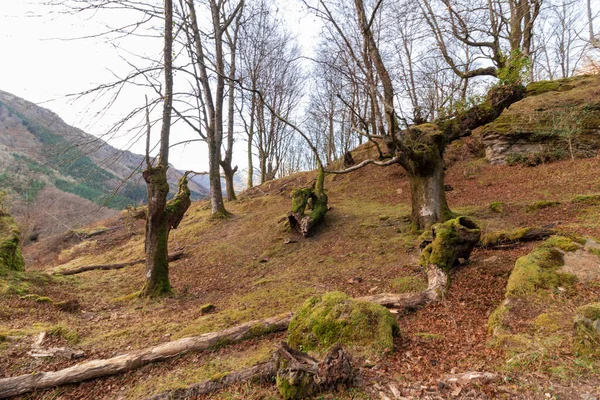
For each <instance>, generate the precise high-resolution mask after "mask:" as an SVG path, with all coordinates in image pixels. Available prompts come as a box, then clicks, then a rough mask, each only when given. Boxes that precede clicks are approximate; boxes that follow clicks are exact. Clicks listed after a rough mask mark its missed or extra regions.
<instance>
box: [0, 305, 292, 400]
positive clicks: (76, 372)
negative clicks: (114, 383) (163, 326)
mask: <svg viewBox="0 0 600 400" xmlns="http://www.w3.org/2000/svg"><path fill="white" fill-rule="evenodd" d="M291 319H292V316H291V314H289V313H286V314H280V315H277V316H275V317H271V318H265V319H261V320H256V321H250V322H246V323H244V324H241V325H237V326H234V327H232V328H229V329H225V330H222V331H218V332H210V333H205V334H203V335H200V336H192V337H187V338H182V339H179V340H175V341H173V342H167V343H163V344H160V345H157V346H153V347H148V348H145V349H142V350H138V351H134V352H131V353H126V354H122V355H120V356H116V357H113V358H109V359H104V360H90V361H86V362H83V363H79V364H76V365H73V366H72V367H68V368H65V369H61V370H58V371H52V372H37V373H33V374H26V375H20V376H15V377H11V378H3V379H0V398H4V397H9V396H17V395H20V394H23V393H27V392H31V391H33V390H37V389H47V388H51V387H55V386H60V385H66V384H69V383H77V382H82V381H86V380H89V379H94V378H100V377H104V376H110V375H116V374H120V373H123V372H126V371H131V370H134V369H137V368H140V367H142V366H144V365H146V364H149V363H152V362H157V361H163V360H166V359H168V358H172V357H175V356H179V355H182V354H186V353H189V352H191V351H203V350H207V349H210V348H214V347H218V346H221V345H224V344H229V343H235V342H240V341H243V340H246V339H250V338H252V337H256V336H260V335H262V334H266V333H271V332H279V331H284V330H286V329H287V327H288V324H289V323H290V321H291Z"/></svg>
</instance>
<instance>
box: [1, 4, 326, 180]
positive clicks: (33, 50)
mask: <svg viewBox="0 0 600 400" xmlns="http://www.w3.org/2000/svg"><path fill="white" fill-rule="evenodd" d="M46 2H47V0H13V1H6V0H4V1H3V2H2V3H3V4H2V7H1V8H0V90H4V91H6V92H9V93H12V94H14V95H16V96H19V97H22V98H24V99H26V100H28V101H31V102H34V103H36V104H38V105H40V106H42V107H45V108H49V109H51V110H52V111H54V112H55V113H57V114H58V115H59V116H60V117H61V118H62V119H63V120H65V122H67V123H68V124H70V125H73V126H76V127H78V128H81V129H83V130H85V131H86V132H88V133H92V134H94V135H101V134H103V133H104V132H105V131H106V129H107V127H108V126H109V125H110V124H111V123H112V122H113V121H115V120H116V119H117V118H118V117H119V116H122V115H123V114H124V113H126V112H128V111H129V109H130V105H131V103H133V102H135V101H137V99H138V98H142V99H143V95H141V94H140V93H129V94H128V95H127V96H124V97H123V99H122V101H121V102H120V103H118V104H117V105H116V106H115V107H113V108H112V109H111V110H110V111H109V112H108V113H107V114H105V115H103V116H102V118H100V119H98V118H94V116H95V110H94V108H93V106H92V108H91V109H90V101H89V100H78V101H73V100H72V98H68V97H67V95H69V94H73V93H79V92H82V91H85V90H88V89H90V88H92V87H95V86H96V85H98V84H101V83H105V82H109V81H111V79H114V75H113V73H116V74H119V75H123V74H125V73H126V72H127V71H128V67H127V66H126V65H125V64H124V62H123V61H122V60H121V59H120V58H119V55H121V56H127V54H126V53H125V52H124V51H123V50H121V51H117V50H116V49H115V44H118V45H119V46H120V47H126V48H131V47H134V48H136V52H139V51H140V48H143V47H144V46H145V44H143V43H142V42H138V43H134V42H129V43H127V42H126V40H122V41H120V42H119V43H111V42H107V41H106V40H105V39H85V40H66V39H70V38H80V37H84V36H87V35H91V34H94V33H97V32H100V31H103V30H104V29H105V26H104V21H103V19H107V20H110V21H111V23H115V19H117V20H118V19H119V18H120V19H122V20H123V21H126V20H127V18H128V17H129V16H128V15H126V14H124V13H122V12H120V13H119V14H118V15H115V14H114V13H111V14H110V16H108V15H101V14H96V15H95V16H94V18H87V17H86V18H84V17H83V16H73V15H65V14H64V13H59V10H58V9H56V8H52V7H48V6H45V5H44V3H46ZM299 3H300V2H299V0H298V1H296V0H289V1H288V2H287V3H285V4H284V6H283V7H282V8H281V10H282V12H283V13H284V15H285V17H286V19H287V20H288V26H289V27H290V28H291V29H293V30H294V31H295V32H296V33H297V34H298V35H299V37H300V38H301V43H302V44H303V47H304V49H305V52H308V53H310V46H311V43H312V42H313V41H314V38H315V34H316V32H315V31H316V30H317V29H318V22H317V21H316V20H315V17H314V16H312V15H307V13H306V12H303V11H302V10H301V6H300V4H299ZM147 50H148V53H152V52H154V51H156V50H155V49H147ZM148 55H155V54H148ZM90 100H91V99H90ZM97 103H98V102H97ZM156 130H157V131H158V128H157V129H156ZM176 133H177V134H178V137H174V138H173V139H172V141H179V140H181V139H182V138H188V137H189V138H191V137H194V136H192V135H191V133H184V132H176ZM156 134H157V135H158V132H156ZM127 142H128V140H127V138H124V137H121V138H114V139H111V140H109V143H110V144H112V145H113V146H115V147H120V148H122V147H124V146H126V143H127ZM143 147H144V146H143V144H142V143H139V144H138V145H134V147H133V148H132V149H131V150H132V151H135V152H137V153H142V152H143V151H144V150H143ZM205 147H206V145H205V144H203V143H202V144H201V143H197V144H191V145H189V146H187V147H186V148H185V149H183V148H181V149H179V150H174V151H173V153H172V156H171V162H172V163H173V164H174V165H175V166H176V167H177V168H179V169H194V170H201V169H202V170H205V169H207V161H206V160H207V157H206V150H205ZM245 147H246V144H245V143H243V142H241V141H238V150H237V154H238V155H237V157H236V158H237V159H238V164H239V165H240V168H241V169H242V168H245V167H246V163H245V155H243V149H245Z"/></svg>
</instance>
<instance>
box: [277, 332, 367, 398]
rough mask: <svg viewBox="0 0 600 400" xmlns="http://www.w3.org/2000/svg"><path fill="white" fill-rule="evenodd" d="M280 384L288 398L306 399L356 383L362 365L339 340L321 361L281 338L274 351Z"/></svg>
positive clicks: (281, 390)
mask: <svg viewBox="0 0 600 400" xmlns="http://www.w3.org/2000/svg"><path fill="white" fill-rule="evenodd" d="M274 358H275V360H276V363H277V366H278V368H277V387H278V388H279V392H280V393H281V395H282V396H283V398H284V399H303V398H308V397H311V396H314V395H315V394H317V393H319V392H324V391H329V390H333V389H337V388H338V387H339V386H349V385H352V383H353V382H354V380H355V379H356V376H357V373H358V369H357V368H356V367H355V365H354V363H353V360H352V356H351V355H350V354H349V353H347V352H346V351H345V350H344V349H343V348H342V346H341V345H340V344H339V343H338V344H336V345H334V346H333V347H332V348H331V350H329V352H328V353H327V355H326V356H325V358H324V359H323V360H322V361H321V362H318V361H317V360H316V359H314V358H312V357H311V356H309V355H308V354H306V353H303V352H301V351H298V350H295V349H292V348H291V347H289V346H288V344H287V343H286V342H281V344H280V345H279V346H278V347H277V351H276V352H275V354H274Z"/></svg>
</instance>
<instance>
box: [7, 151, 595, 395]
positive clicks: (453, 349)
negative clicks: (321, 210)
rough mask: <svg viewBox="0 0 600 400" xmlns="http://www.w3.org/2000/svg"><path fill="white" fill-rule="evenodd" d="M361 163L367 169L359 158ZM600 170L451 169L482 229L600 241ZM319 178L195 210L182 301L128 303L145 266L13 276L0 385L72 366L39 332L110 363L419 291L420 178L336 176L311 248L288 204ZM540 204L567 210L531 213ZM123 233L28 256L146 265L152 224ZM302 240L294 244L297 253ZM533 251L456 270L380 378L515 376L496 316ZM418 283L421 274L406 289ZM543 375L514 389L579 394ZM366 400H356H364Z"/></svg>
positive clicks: (126, 381) (186, 376)
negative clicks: (343, 300) (319, 297)
mask: <svg viewBox="0 0 600 400" xmlns="http://www.w3.org/2000/svg"><path fill="white" fill-rule="evenodd" d="M363 157H364V154H363ZM356 158H357V159H358V160H360V159H361V155H357V157H356ZM599 163H600V160H598V159H588V160H580V161H575V162H570V161H569V162H559V163H554V164H549V165H542V166H539V167H536V168H527V167H491V166H488V165H485V164H482V163H479V164H477V167H476V168H475V170H474V169H473V165H474V164H473V163H472V162H458V163H456V164H454V165H453V166H452V167H451V168H450V169H449V171H448V177H447V183H449V184H451V185H452V186H453V187H454V190H453V191H451V192H448V200H449V204H450V206H451V208H452V209H453V210H454V211H457V212H459V213H461V214H467V215H470V216H472V217H474V218H476V219H477V220H479V221H480V223H481V224H482V226H483V227H484V230H495V229H500V228H502V229H507V228H512V227H517V226H532V225H543V224H547V223H559V225H558V228H560V229H564V230H566V231H569V232H577V233H580V234H586V235H591V236H594V237H600V212H599V211H600V208H599V207H598V205H596V204H593V203H589V202H574V203H572V202H571V200H572V199H573V198H575V196H577V195H583V194H590V193H597V192H600V176H599V175H598V174H597V171H598V167H599V165H598V164H599ZM465 175H467V176H468V177H469V179H466V178H465ZM312 178H313V175H312V174H310V173H305V174H298V175H295V176H292V177H288V178H285V179H283V180H280V181H276V182H271V183H267V184H265V185H262V186H261V187H260V188H257V189H253V190H251V191H249V192H248V193H247V194H246V195H245V196H241V200H240V201H238V202H236V203H231V204H228V209H229V210H230V211H231V212H232V213H233V217H232V218H230V219H227V220H217V221H215V220H211V219H210V218H209V207H208V204H207V203H206V202H197V203H194V204H193V205H192V207H191V208H190V210H189V212H188V214H187V215H186V217H185V218H184V220H183V222H182V224H181V226H180V228H179V229H178V230H176V231H174V232H173V233H172V235H171V244H170V246H171V247H170V248H171V250H174V249H176V248H179V247H185V251H186V253H187V254H188V256H187V257H186V258H184V259H182V260H179V261H177V262H173V263H172V264H171V279H172V285H173V287H174V289H175V292H176V294H175V296H173V297H171V298H167V299H164V300H161V301H158V302H144V301H139V300H133V301H132V300H128V297H127V296H128V295H129V294H131V293H133V292H135V291H136V290H138V289H139V288H140V287H141V286H142V277H143V266H142V265H137V266H133V267H128V268H125V269H122V270H117V271H93V272H87V273H85V274H81V275H78V276H75V277H68V278H67V277H65V278H59V279H54V280H53V281H52V282H50V283H48V279H47V278H45V277H44V275H40V274H39V273H29V274H28V275H27V276H26V279H27V280H26V281H24V282H23V281H18V280H15V279H12V280H11V279H8V280H0V298H1V301H0V334H4V335H7V336H9V339H10V340H7V341H4V342H0V365H3V368H2V369H0V376H14V375H19V374H23V373H29V372H34V371H40V370H48V369H56V368H60V367H64V366H67V365H70V364H72V363H74V361H64V360H36V361H34V362H32V360H31V358H30V357H28V356H27V355H26V352H27V351H28V349H29V346H30V343H31V341H32V338H33V336H34V335H35V334H36V332H40V331H42V330H46V331H48V330H51V331H54V332H56V334H55V335H53V336H51V339H50V340H51V342H50V343H51V344H53V345H54V344H56V345H58V344H69V343H70V345H73V346H76V347H78V348H81V349H83V350H84V351H85V352H86V355H87V357H89V358H98V357H109V356H112V355H114V354H117V353H120V352H123V351H127V350H130V349H137V348H141V347H144V346H148V345H152V344H157V343H161V342H164V341H166V340H169V339H174V338H179V337H183V336H187V335H195V334H200V333H204V332H208V331H213V330H217V329H222V328H225V327H228V326H231V325H235V324H237V323H240V322H243V321H247V320H251V319H254V318H258V317H263V316H271V315H274V314H276V313H278V312H282V311H290V310H294V309H295V308H297V307H298V306H299V305H301V304H302V302H303V301H304V300H305V299H306V298H307V297H308V296H310V295H311V294H313V293H320V292H325V291H330V290H341V291H344V292H346V293H348V294H350V295H351V296H359V295H365V294H367V293H378V292H388V291H394V290H396V291H404V290H408V289H410V284H409V285H407V284H406V282H411V284H414V285H415V286H416V287H418V286H420V285H422V281H423V276H422V273H421V271H419V269H418V268H417V263H416V256H417V250H418V243H417V240H416V235H414V234H411V233H410V232H409V231H408V225H407V222H406V220H405V218H404V217H405V216H407V215H408V214H409V212H410V206H409V192H408V190H409V189H408V181H407V179H406V178H405V175H404V173H403V172H402V171H401V169H400V168H399V167H391V168H386V169H380V168H376V167H367V168H365V169H363V170H361V171H358V172H356V173H355V174H352V175H344V176H337V177H328V178H327V183H326V187H327V188H328V194H329V198H330V203H331V206H332V207H333V209H332V210H331V211H330V213H329V214H328V215H327V219H326V223H325V225H324V226H323V227H322V228H321V229H320V231H319V232H318V233H317V234H316V235H315V236H314V237H312V238H309V239H300V238H297V237H295V236H294V235H292V234H290V233H287V232H285V231H284V229H283V221H284V219H285V218H284V217H285V215H286V212H287V211H288V209H289V207H290V198H289V193H290V191H291V190H292V189H293V188H296V187H300V186H302V185H305V184H307V183H308V182H309V181H310V180H311V179H312ZM540 200H552V201H558V202H560V204H558V205H555V206H552V207H546V208H539V209H538V208H535V207H533V210H532V207H529V208H528V206H531V205H532V204H534V203H537V202H538V201H540ZM492 202H502V203H504V205H503V207H502V209H503V212H502V213H497V212H493V211H490V210H489V205H490V203H492ZM528 210H529V211H528ZM113 223H117V222H113ZM121 223H124V227H123V228H121V229H119V230H116V231H113V232H111V233H108V234H106V235H103V236H97V237H94V238H92V239H90V240H87V241H83V242H80V243H76V244H74V245H73V243H72V242H65V243H62V244H61V243H57V242H55V243H54V244H53V245H52V246H51V247H49V248H45V249H44V248H43V244H40V245H36V247H31V248H28V249H26V252H25V255H26V257H27V258H28V259H32V258H35V257H34V255H35V254H37V255H38V256H39V255H40V254H42V253H44V252H47V251H48V250H53V249H57V248H60V247H61V246H62V247H66V248H64V249H63V250H62V251H61V252H60V254H57V255H56V257H55V262H54V263H52V264H49V265H48V264H46V265H43V266H39V265H38V266H36V267H35V268H37V269H43V270H46V271H50V270H52V269H53V268H56V267H57V266H59V268H65V267H75V266H79V265H87V264H92V263H93V264H97V263H104V262H120V261H127V260H131V259H135V258H139V257H140V256H141V255H142V253H143V223H142V222H140V221H137V222H135V221H124V222H123V221H122V222H121ZM105 224H106V223H105ZM290 238H291V239H294V240H296V241H297V242H295V243H289V244H284V240H285V239H290ZM532 246H533V245H527V246H520V247H517V248H516V249H512V250H494V251H492V250H484V249H477V250H476V251H475V252H474V254H473V257H472V262H471V263H469V264H468V265H466V266H464V267H461V268H459V269H456V270H454V271H453V273H452V277H451V278H452V286H451V288H450V293H449V295H448V298H447V299H446V301H444V302H442V303H440V304H437V305H434V306H431V307H428V308H426V309H424V310H422V311H419V312H417V313H413V314H409V315H406V316H403V317H401V318H400V326H401V329H402V331H403V337H402V338H401V339H398V341H397V343H396V346H397V351H396V352H395V353H394V354H392V355H390V356H389V358H388V359H387V360H386V361H385V363H384V365H386V366H385V367H384V368H383V369H380V371H383V374H382V375H381V374H379V372H378V373H368V374H373V375H377V376H376V377H375V376H374V378H376V379H377V380H380V381H382V380H383V381H393V382H395V383H396V384H398V385H400V386H402V385H404V384H406V385H408V384H409V383H411V384H412V383H414V382H422V383H426V384H427V382H429V381H431V380H435V379H437V378H438V377H439V376H440V375H441V374H443V373H449V372H450V371H451V370H452V369H455V370H456V371H457V372H462V371H467V370H473V369H484V370H494V369H497V368H502V354H501V353H500V352H499V351H497V350H494V349H491V348H489V347H488V346H487V344H488V341H489V339H490V337H489V336H488V333H487V318H488V316H489V314H490V313H491V312H492V311H493V310H494V309H495V308H496V307H497V305H498V304H499V302H500V301H501V300H502V298H503V294H504V290H505V286H506V279H507V277H508V274H509V273H510V270H511V267H512V265H513V264H514V261H515V260H516V258H517V257H519V256H522V255H524V254H526V253H527V252H528V251H530V250H531V248H532ZM411 276H414V277H415V279H402V278H403V277H411ZM353 278H361V279H362V282H360V283H352V279H353ZM407 286H408V287H407ZM26 294H37V295H40V296H46V297H49V298H50V299H52V300H53V301H56V302H58V301H63V300H68V299H78V300H79V302H80V303H81V311H80V312H78V313H74V314H69V313H65V312H61V311H59V310H58V309H57V307H55V306H54V305H53V304H52V303H50V302H47V301H40V300H39V299H38V301H36V298H34V297H31V296H29V297H24V296H25V295H26ZM206 303H213V304H215V305H216V306H217V310H216V312H215V313H212V314H208V315H202V314H201V311H200V307H201V306H202V305H203V304H206ZM75 333H76V335H75ZM281 337H282V336H281V335H279V336H276V337H274V338H273V337H272V338H269V339H268V340H267V341H262V342H261V341H252V342H250V343H246V344H240V345H236V346H234V347H232V348H224V349H220V350H215V351H213V352H209V353H206V354H199V355H198V354H194V355H187V356H184V357H180V358H177V359H175V360H172V361H169V362H167V363H162V364H158V365H154V366H148V367H145V368H143V369H142V370H140V371H137V372H134V373H131V374H128V375H127V376H123V377H113V378H108V379H103V380H97V381H93V382H89V383H84V384H82V385H75V386H69V387H66V388H61V389H57V390H56V391H48V392H44V393H40V394H36V395H34V396H33V397H34V398H37V397H39V396H50V397H51V396H52V395H51V394H50V393H54V394H58V393H64V395H65V396H66V397H65V398H79V397H80V396H82V395H83V394H86V395H89V396H94V395H95V396H100V397H102V396H106V394H107V393H112V395H111V396H113V397H117V396H118V395H123V396H125V398H140V397H143V396H145V395H148V394H152V393H156V392H158V391H161V390H164V389H165V388H170V387H176V386H181V385H185V384H189V383H192V382H195V381H197V380H199V379H205V378H207V377H211V376H215V375H218V374H220V373H223V372H225V371H228V370H232V369H237V368H239V367H241V366H243V365H248V363H252V362H256V361H258V360H262V359H265V358H266V357H268V354H269V349H270V345H271V344H272V342H273V341H276V340H279V338H281ZM239 352H242V353H239ZM149 376H152V379H148V377H149ZM531 377H532V378H531V380H528V379H529V378H527V377H526V378H520V379H521V380H519V381H518V382H517V383H518V384H517V385H513V386H515V387H512V386H511V388H510V390H512V391H517V392H519V391H522V392H523V393H525V392H527V393H533V394H535V393H539V390H549V389H548V387H550V386H552V385H554V386H552V387H553V388H554V389H553V390H559V389H557V388H560V387H566V386H568V384H567V383H565V381H564V380H561V379H562V377H556V378H554V377H549V378H548V379H555V380H550V381H546V379H547V377H546V376H544V378H543V379H539V377H538V378H536V375H531ZM536 379H537V380H536ZM580 379H581V380H583V381H585V380H586V379H588V378H587V377H583V378H580ZM580 383H581V382H580ZM561 385H562V386H561ZM363 390H364V391H365V392H368V389H361V391H363ZM481 390H484V391H485V392H486V393H488V395H495V394H498V393H501V389H499V388H498V387H487V388H483V389H481ZM507 390H509V389H507ZM240 391H241V392H240ZM361 391H358V392H351V393H346V394H345V395H344V396H345V397H347V398H352V397H359V398H360V396H361V395H360V393H361ZM565 391H566V392H567V391H568V389H565ZM229 393H230V394H229V395H228V394H222V395H219V396H221V397H227V396H231V398H253V396H254V397H255V398H258V397H257V396H259V395H263V394H266V395H271V394H273V393H274V392H273V390H272V389H269V388H251V389H248V388H239V389H235V390H233V391H232V392H229ZM240 393H243V394H240ZM364 396H367V397H368V395H366V394H365V395H364ZM40 398H41V397H40Z"/></svg>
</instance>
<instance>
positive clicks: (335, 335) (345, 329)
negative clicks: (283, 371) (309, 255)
mask: <svg viewBox="0 0 600 400" xmlns="http://www.w3.org/2000/svg"><path fill="white" fill-rule="evenodd" d="M399 333H400V328H399V327H398V323H397V322H396V318H395V317H394V316H393V315H392V314H391V313H390V312H389V311H388V310H387V309H386V308H385V307H383V306H380V305H378V304H375V303H371V302H366V301H359V300H354V299H352V298H350V297H349V296H348V295H346V294H344V293H341V292H329V293H325V294H323V295H319V296H314V297H311V298H310V299H308V300H307V301H306V302H305V303H304V305H303V306H302V308H301V309H300V310H298V311H297V312H296V313H295V314H294V318H293V319H292V321H291V322H290V325H289V328H288V342H289V344H290V346H291V347H292V348H295V349H300V348H301V349H302V350H303V351H310V350H313V351H316V352H317V353H323V352H325V351H327V350H329V349H330V348H331V347H332V346H334V345H335V344H336V343H338V342H339V343H341V344H343V345H344V346H346V347H347V348H348V349H349V350H351V351H357V352H358V353H360V354H361V355H363V356H365V357H367V358H368V357H378V356H381V355H382V354H384V353H386V352H388V351H390V350H392V349H393V347H394V336H397V335H399Z"/></svg>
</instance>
